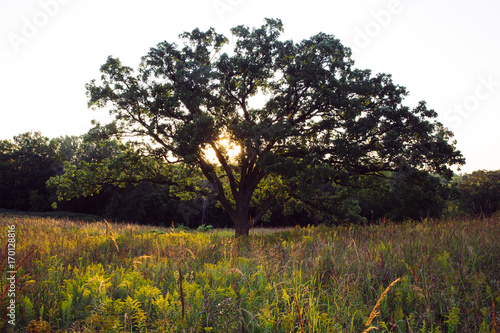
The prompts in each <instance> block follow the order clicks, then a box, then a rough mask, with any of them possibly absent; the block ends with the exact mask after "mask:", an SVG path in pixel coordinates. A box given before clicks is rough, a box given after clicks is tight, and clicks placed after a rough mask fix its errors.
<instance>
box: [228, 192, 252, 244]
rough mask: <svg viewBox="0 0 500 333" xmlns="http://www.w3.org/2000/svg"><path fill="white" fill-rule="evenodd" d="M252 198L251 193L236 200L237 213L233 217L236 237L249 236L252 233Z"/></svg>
mask: <svg viewBox="0 0 500 333" xmlns="http://www.w3.org/2000/svg"><path fill="white" fill-rule="evenodd" d="M251 198H252V196H251V194H249V193H246V195H242V196H241V197H240V198H238V199H239V200H236V211H235V214H234V215H233V216H232V219H233V222H234V237H235V238H238V237H240V236H248V232H249V231H250V200H251Z"/></svg>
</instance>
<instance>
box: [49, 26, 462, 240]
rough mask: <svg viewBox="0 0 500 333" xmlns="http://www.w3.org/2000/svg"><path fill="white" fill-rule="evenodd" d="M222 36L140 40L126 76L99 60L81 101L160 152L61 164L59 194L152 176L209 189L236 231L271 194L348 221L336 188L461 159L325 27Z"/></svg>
mask: <svg viewBox="0 0 500 333" xmlns="http://www.w3.org/2000/svg"><path fill="white" fill-rule="evenodd" d="M231 32H232V34H233V39H234V40H235V43H234V48H233V49H232V50H230V52H229V51H228V52H225V48H226V47H229V45H228V38H226V37H225V36H223V35H220V34H218V33H216V32H215V30H214V29H209V30H208V31H205V32H203V31H200V30H199V29H195V30H193V31H192V32H186V33H184V34H182V35H181V36H180V37H181V38H182V39H183V40H184V41H185V43H184V44H183V45H182V46H179V45H177V44H175V43H169V42H166V41H165V42H162V43H160V44H158V45H157V46H156V47H154V48H151V50H150V51H149V52H148V54H147V55H146V56H145V57H143V60H142V64H141V66H140V68H139V69H138V71H137V72H135V71H134V70H133V69H132V68H130V67H126V66H123V65H122V64H121V62H120V61H119V60H118V59H116V58H112V57H109V58H108V60H107V61H106V63H105V64H104V65H103V66H102V67H101V72H102V79H101V81H100V82H96V81H92V82H91V83H90V84H88V85H87V94H88V97H89V106H91V107H94V108H101V107H104V106H106V105H110V106H112V109H111V111H110V112H111V114H112V115H114V116H115V121H114V122H113V124H112V125H111V126H109V128H110V129H112V131H111V132H112V133H113V134H120V133H126V134H128V135H130V134H132V135H134V136H135V137H137V139H138V140H140V139H142V138H144V137H148V138H150V139H152V140H153V141H154V142H155V144H156V145H157V146H159V147H160V148H153V147H149V148H146V149H141V150H137V151H136V152H135V153H126V154H123V156H122V157H121V160H120V161H119V163H118V162H114V163H113V162H112V161H108V162H106V163H107V164H106V163H104V164H103V165H102V166H101V167H100V168H99V167H98V166H96V165H94V166H92V168H90V167H89V166H86V165H82V166H80V168H79V169H77V170H75V169H72V170H68V173H66V174H65V175H63V176H62V177H60V179H59V180H57V181H55V183H58V184H59V185H60V186H59V187H60V194H61V196H64V197H71V196H75V195H77V193H80V194H81V192H82V191H83V192H85V191H86V192H85V193H92V192H91V191H95V190H96V188H97V189H98V188H99V186H102V184H100V182H108V183H115V184H120V183H122V182H124V181H127V177H131V178H132V181H134V182H137V181H140V179H141V177H143V179H145V180H146V179H149V180H151V179H156V181H157V182H160V181H162V182H165V183H167V184H169V185H170V189H171V190H173V191H176V193H179V191H180V190H185V191H191V192H195V193H197V194H201V195H205V196H211V197H213V198H215V199H216V200H217V201H218V202H219V203H220V205H221V206H222V207H223V209H224V210H225V211H226V212H227V213H228V214H229V216H230V217H231V219H232V220H233V222H234V224H235V235H236V236H242V235H247V234H248V231H249V228H250V222H249V221H251V220H252V221H255V222H256V221H258V220H259V219H260V218H261V217H262V216H264V214H265V213H266V212H267V211H268V210H269V209H270V208H271V207H273V206H274V205H277V204H279V205H288V208H287V209H295V208H300V209H303V208H304V207H305V208H307V209H308V211H309V212H313V211H314V212H319V211H323V213H325V212H326V214H329V215H338V216H343V217H342V218H343V219H349V218H350V217H352V216H354V215H355V212H353V211H352V210H349V209H347V208H345V207H348V206H349V204H348V203H349V202H352V200H350V198H349V191H348V190H347V189H348V188H349V187H351V186H355V187H357V188H359V187H363V186H369V182H368V181H366V179H367V178H370V177H385V175H386V174H387V173H386V172H396V173H400V174H402V175H403V176H404V177H403V178H407V179H412V177H413V176H414V175H415V174H421V173H424V174H427V173H431V172H432V173H436V174H440V175H443V176H445V177H450V176H451V175H452V171H451V170H450V168H449V166H450V165H453V164H458V165H461V164H464V158H463V157H462V155H461V153H460V152H459V151H457V150H456V147H455V143H450V142H449V141H450V140H451V138H452V136H453V133H452V132H450V131H449V130H447V129H446V128H444V127H443V126H442V124H440V123H438V122H436V121H433V119H434V118H436V116H437V114H436V112H434V111H433V110H429V109H427V107H426V105H425V102H420V103H419V104H418V105H417V106H416V107H414V108H410V107H407V106H405V105H403V99H404V97H405V96H406V95H407V91H406V89H405V88H404V87H402V86H399V85H396V84H394V83H393V82H392V78H391V76H390V75H386V74H377V75H372V73H371V72H370V71H369V70H359V69H355V68H354V67H353V65H354V61H353V60H352V59H351V51H350V49H349V48H347V47H344V46H343V45H342V44H341V43H340V41H339V40H338V39H336V38H335V37H333V36H332V35H328V34H325V33H319V34H317V35H315V36H312V37H311V38H309V39H306V40H303V41H300V42H297V43H296V42H293V41H291V40H286V41H283V40H281V38H280V37H281V33H282V32H283V25H282V22H281V21H280V20H277V19H266V23H265V24H264V25H263V26H262V27H260V28H257V29H250V28H248V27H244V26H238V27H235V28H233V29H232V30H231ZM256 96H258V97H259V98H260V96H263V98H265V102H264V103H263V104H262V106H261V107H256V106H252V105H250V102H249V101H250V100H252V99H253V98H255V97H256ZM252 107H254V108H252ZM225 135H227V136H228V137H230V138H231V142H234V145H236V146H239V147H240V149H241V151H240V154H239V155H238V159H237V160H236V161H234V162H233V160H234V159H233V157H231V154H229V151H228V150H230V149H229V148H227V147H226V146H225V145H224V144H223V142H219V140H220V138H221V137H226V136H225ZM208 149H212V150H213V153H214V155H215V157H216V158H217V161H218V165H214V163H213V162H211V161H210V160H209V159H208V158H207V154H208V155H210V154H211V153H209V152H207V150H208ZM170 157H173V159H170ZM120 168H123V170H122V171H120ZM79 170H80V171H79ZM80 172H81V173H80ZM85 173H91V174H92V173H93V174H94V175H98V176H99V177H85V175H86V174H85ZM79 175H80V177H79ZM96 179H98V180H100V181H98V180H96ZM203 179H205V180H204V181H203ZM70 184H73V185H70ZM75 184H78V186H74V185H75ZM200 184H208V185H207V186H202V185H200ZM349 200H350V201H349Z"/></svg>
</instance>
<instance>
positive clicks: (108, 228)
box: [104, 220, 120, 253]
mask: <svg viewBox="0 0 500 333" xmlns="http://www.w3.org/2000/svg"><path fill="white" fill-rule="evenodd" d="M104 223H106V228H107V230H108V231H109V233H110V235H111V240H112V241H113V243H114V244H115V247H116V251H118V253H120V249H119V248H118V244H117V243H116V240H115V235H114V234H113V229H111V225H110V224H109V223H108V221H106V220H104Z"/></svg>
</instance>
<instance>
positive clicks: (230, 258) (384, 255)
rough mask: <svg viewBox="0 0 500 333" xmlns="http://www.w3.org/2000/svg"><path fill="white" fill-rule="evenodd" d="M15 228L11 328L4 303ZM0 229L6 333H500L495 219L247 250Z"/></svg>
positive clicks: (265, 243) (213, 239) (0, 307)
mask: <svg viewBox="0 0 500 333" xmlns="http://www.w3.org/2000/svg"><path fill="white" fill-rule="evenodd" d="M12 224H14V225H16V236H17V240H16V246H17V247H16V262H17V263H21V261H22V260H23V261H22V264H21V265H20V267H19V268H18V272H17V293H16V307H17V312H16V325H15V326H12V325H10V324H8V323H7V320H8V318H7V317H6V311H7V305H8V302H9V298H8V297H7V296H6V294H5V293H4V291H5V290H6V288H8V281H7V280H6V278H5V276H6V274H7V273H6V271H7V267H6V255H5V248H6V247H5V244H6V243H7V226H8V225H12ZM0 228H1V230H3V232H2V233H1V238H0V246H2V253H1V255H0V260H1V262H2V273H1V276H2V278H1V279H0V297H1V299H0V326H1V327H2V328H1V330H2V331H9V330H11V331H15V332H50V331H53V332H363V331H365V330H366V331H377V332H488V333H490V332H499V328H498V323H499V322H500V317H499V315H500V313H499V311H498V309H499V308H500V305H498V304H499V303H500V294H499V293H500V221H499V219H498V217H492V218H485V219H465V218H464V219H453V220H452V219H449V220H439V221H438V220H426V221H423V222H411V221H408V222H406V223H402V224H391V223H381V224H378V225H370V226H357V225H351V226H338V227H326V226H319V227H307V228H299V227H297V228H290V229H279V230H273V231H272V232H271V231H269V230H264V229H261V230H254V231H252V232H251V234H250V236H249V237H248V238H239V239H234V238H233V232H232V231H230V230H212V231H209V232H196V231H192V232H189V231H182V230H178V229H174V228H158V227H147V226H138V225H131V224H115V223H107V222H93V223H88V222H79V221H72V220H66V219H51V218H42V217H26V216H19V215H7V214H3V215H0ZM396 281H397V283H396ZM495 308H496V310H495Z"/></svg>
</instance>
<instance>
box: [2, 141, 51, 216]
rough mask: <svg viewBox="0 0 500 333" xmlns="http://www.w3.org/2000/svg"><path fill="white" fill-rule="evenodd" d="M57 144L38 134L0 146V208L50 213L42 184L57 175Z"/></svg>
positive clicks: (45, 191)
mask: <svg viewBox="0 0 500 333" xmlns="http://www.w3.org/2000/svg"><path fill="white" fill-rule="evenodd" d="M57 166H58V155H57V142H56V141H55V140H51V139H49V138H47V137H44V136H42V135H41V133H39V132H34V133H33V132H27V133H23V134H20V135H17V136H15V137H14V138H13V140H12V141H10V140H5V141H3V142H2V143H1V144H0V207H2V208H8V209H17V210H31V211H44V210H50V200H49V192H48V191H47V189H46V186H45V182H46V181H47V180H48V179H49V178H50V177H52V176H55V175H56V174H57V172H56V170H57Z"/></svg>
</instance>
